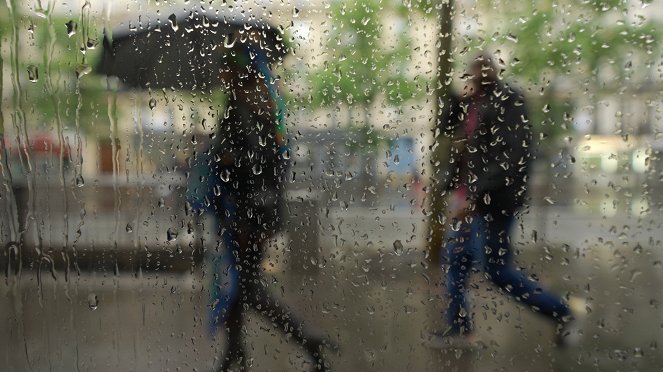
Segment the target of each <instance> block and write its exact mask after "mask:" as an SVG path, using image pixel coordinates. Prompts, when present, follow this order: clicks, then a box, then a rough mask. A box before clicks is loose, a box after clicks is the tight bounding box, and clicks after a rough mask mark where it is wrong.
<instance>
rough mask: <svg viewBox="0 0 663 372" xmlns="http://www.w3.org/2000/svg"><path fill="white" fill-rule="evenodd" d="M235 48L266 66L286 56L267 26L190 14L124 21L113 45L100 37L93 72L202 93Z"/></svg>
mask: <svg viewBox="0 0 663 372" xmlns="http://www.w3.org/2000/svg"><path fill="white" fill-rule="evenodd" d="M166 14H168V13H166ZM236 44H243V45H247V44H248V45H251V47H252V48H259V49H260V50H261V52H262V53H261V54H264V55H265V56H266V57H267V58H268V59H269V61H270V63H271V62H276V61H278V60H280V59H281V58H283V56H284V55H285V54H286V53H287V48H286V46H285V44H284V43H283V33H282V31H281V30H279V29H277V28H275V27H273V26H271V25H270V24H268V23H267V22H264V21H259V20H255V19H249V20H247V19H242V17H240V16H232V15H227V16H224V15H223V14H221V13H220V12H218V11H203V10H192V11H188V12H186V13H179V14H175V13H171V14H170V15H167V16H164V15H152V16H150V15H146V16H141V17H140V18H138V19H137V20H133V21H130V22H125V23H124V24H122V25H121V26H120V27H118V28H116V29H114V30H113V33H112V41H111V40H109V37H108V35H105V36H104V41H103V46H104V49H103V54H102V58H101V61H100V62H99V64H98V65H97V67H96V71H97V72H98V73H102V74H106V75H113V76H117V77H118V78H119V79H120V80H121V81H122V82H123V83H124V84H125V85H128V86H131V87H138V88H173V89H183V90H205V89H209V88H211V87H213V86H215V85H218V84H220V83H221V82H220V81H219V78H218V76H219V71H220V69H221V68H222V67H223V65H224V63H225V62H226V60H227V58H229V56H230V55H231V54H232V53H233V51H235V50H236V47H235V46H236Z"/></svg>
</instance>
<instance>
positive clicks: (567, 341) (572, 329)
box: [555, 297, 587, 348]
mask: <svg viewBox="0 0 663 372" xmlns="http://www.w3.org/2000/svg"><path fill="white" fill-rule="evenodd" d="M569 309H570V310H571V314H572V315H571V316H570V317H568V319H564V320H562V322H561V323H560V324H559V326H558V327H557V332H556V334H555V344H556V345H557V346H558V347H560V348H567V347H571V346H575V345H577V344H579V343H580V339H581V338H582V324H583V323H584V320H585V318H586V317H587V301H585V300H584V299H581V298H577V297H571V298H570V299H569Z"/></svg>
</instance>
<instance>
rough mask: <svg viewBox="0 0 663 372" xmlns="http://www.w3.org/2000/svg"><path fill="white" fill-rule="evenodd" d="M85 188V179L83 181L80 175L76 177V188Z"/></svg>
mask: <svg viewBox="0 0 663 372" xmlns="http://www.w3.org/2000/svg"><path fill="white" fill-rule="evenodd" d="M83 186H85V179H83V176H82V175H80V174H79V175H78V176H76V187H83Z"/></svg>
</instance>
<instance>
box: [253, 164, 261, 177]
mask: <svg viewBox="0 0 663 372" xmlns="http://www.w3.org/2000/svg"><path fill="white" fill-rule="evenodd" d="M251 170H252V171H253V174H255V175H256V176H257V175H259V174H262V166H261V165H260V164H256V165H254V166H253V167H252V168H251Z"/></svg>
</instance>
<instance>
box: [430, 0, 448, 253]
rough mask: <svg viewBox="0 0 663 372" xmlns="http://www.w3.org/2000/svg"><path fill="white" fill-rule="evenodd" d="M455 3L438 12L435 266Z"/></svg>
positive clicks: (440, 236)
mask: <svg viewBox="0 0 663 372" xmlns="http://www.w3.org/2000/svg"><path fill="white" fill-rule="evenodd" d="M453 7H454V1H453V0H447V1H444V0H443V1H442V4H441V7H440V13H439V22H440V24H439V31H438V45H439V50H438V53H437V54H438V65H437V92H436V120H435V122H434V124H433V133H434V136H435V138H434V141H435V142H434V145H433V148H432V150H433V151H432V152H431V163H432V165H433V167H432V170H433V173H432V176H431V182H430V183H431V184H430V187H429V190H428V197H429V202H430V211H431V214H430V216H429V218H428V228H429V234H428V251H429V260H430V261H431V262H432V263H438V262H439V259H440V248H441V247H442V243H443V241H444V224H443V222H442V221H443V220H444V218H443V216H444V214H445V211H446V203H445V201H446V198H445V197H444V196H443V195H442V192H441V187H440V181H441V180H442V179H443V178H444V177H443V174H444V172H445V171H446V170H447V162H448V159H449V147H450V145H451V143H450V141H449V139H448V138H445V137H444V133H443V132H442V131H441V130H437V128H438V126H439V122H440V116H441V115H442V113H443V111H444V109H446V108H447V106H448V102H449V100H448V96H449V92H450V86H449V84H450V73H451V69H452V62H451V61H450V56H451V41H452V31H453V19H452V10H453Z"/></svg>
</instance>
